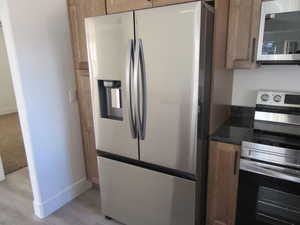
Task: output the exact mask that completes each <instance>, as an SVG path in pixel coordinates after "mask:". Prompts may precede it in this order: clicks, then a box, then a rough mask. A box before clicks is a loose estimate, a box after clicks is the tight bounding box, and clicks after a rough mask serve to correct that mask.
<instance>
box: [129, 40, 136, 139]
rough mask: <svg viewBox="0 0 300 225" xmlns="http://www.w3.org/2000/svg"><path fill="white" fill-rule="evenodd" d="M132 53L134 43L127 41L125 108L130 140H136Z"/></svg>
mask: <svg viewBox="0 0 300 225" xmlns="http://www.w3.org/2000/svg"><path fill="white" fill-rule="evenodd" d="M133 53H134V41H133V40H130V41H129V47H128V52H127V62H126V93H127V106H128V115H129V126H130V131H131V136H132V138H134V139H135V138H137V130H136V116H135V111H134V110H133V102H134V99H133V95H134V92H133V88H132V87H133V64H134V61H133V60H134V59H133Z"/></svg>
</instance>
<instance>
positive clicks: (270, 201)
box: [236, 159, 300, 225]
mask: <svg viewBox="0 0 300 225" xmlns="http://www.w3.org/2000/svg"><path fill="white" fill-rule="evenodd" d="M299 224H300V173H299V171H298V170H294V169H289V168H283V167H278V166H274V165H269V164H265V163H260V162H255V161H251V160H245V159H242V160H241V164H240V180H239V191H238V204H237V218H236V225H299Z"/></svg>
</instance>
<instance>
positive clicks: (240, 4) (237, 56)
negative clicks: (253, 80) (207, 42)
mask: <svg viewBox="0 0 300 225" xmlns="http://www.w3.org/2000/svg"><path fill="white" fill-rule="evenodd" d="M261 4H262V0H230V7H229V20H228V21H229V22H228V23H229V25H228V39H227V57H226V58H227V59H226V67H227V68H228V69H233V68H234V69H251V68H255V67H257V64H256V55H257V43H258V35H259V25H260V14H261Z"/></svg>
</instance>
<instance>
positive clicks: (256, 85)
mask: <svg viewBox="0 0 300 225" xmlns="http://www.w3.org/2000/svg"><path fill="white" fill-rule="evenodd" d="M233 79H234V80H233V93H232V105H238V106H250V107H254V106H255V103H256V94H257V90H260V89H267V90H280V91H295V92H300V85H299V84H300V66H298V65H270V66H261V67H259V68H258V69H253V70H235V71H234V77H233Z"/></svg>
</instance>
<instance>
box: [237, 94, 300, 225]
mask: <svg viewBox="0 0 300 225" xmlns="http://www.w3.org/2000/svg"><path fill="white" fill-rule="evenodd" d="M253 125H254V132H253V137H252V139H250V140H249V141H245V142H243V143H242V151H241V161H240V181H239V194H238V211H237V223H236V224H237V225H253V224H255V225H296V224H298V225H299V224H300V93H288V92H276V91H259V92H258V95H257V104H256V108H255V116H254V124H253Z"/></svg>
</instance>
